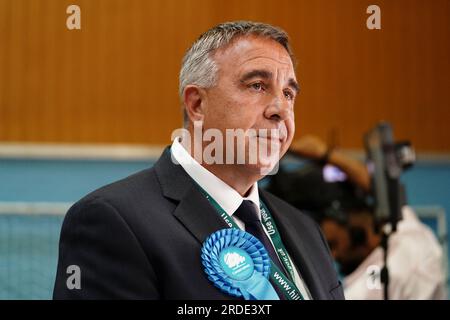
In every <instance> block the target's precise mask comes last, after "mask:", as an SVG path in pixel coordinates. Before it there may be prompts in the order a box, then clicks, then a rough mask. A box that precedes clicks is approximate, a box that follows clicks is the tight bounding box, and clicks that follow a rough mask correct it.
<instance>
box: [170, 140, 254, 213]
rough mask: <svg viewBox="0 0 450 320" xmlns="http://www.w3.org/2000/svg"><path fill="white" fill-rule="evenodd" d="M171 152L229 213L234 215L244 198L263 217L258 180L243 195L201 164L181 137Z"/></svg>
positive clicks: (175, 141)
mask: <svg viewBox="0 0 450 320" xmlns="http://www.w3.org/2000/svg"><path fill="white" fill-rule="evenodd" d="M171 152H172V156H173V158H175V160H176V161H177V162H178V163H179V164H180V165H181V166H182V167H183V169H184V170H185V171H186V173H187V174H188V175H189V176H190V177H191V178H192V179H193V180H194V181H195V182H196V183H197V184H198V185H200V187H202V188H203V190H205V191H206V192H207V193H208V194H209V195H210V196H211V197H213V199H214V200H215V201H216V202H217V203H218V204H219V205H220V206H221V207H222V209H223V210H225V212H226V213H227V214H228V215H230V216H232V215H233V214H234V212H235V211H236V210H237V209H238V208H239V206H240V205H241V203H242V201H243V200H250V201H251V202H253V203H254V204H255V205H256V207H257V208H258V210H257V212H258V216H259V218H260V219H261V213H260V211H259V193H258V183H257V182H255V184H254V185H253V186H252V187H251V189H250V193H249V194H248V196H247V197H242V196H241V195H240V194H239V193H238V192H237V191H236V190H234V189H233V188H232V187H230V186H229V185H228V184H226V183H225V182H224V181H222V180H221V179H220V178H218V177H216V176H215V175H214V174H213V173H211V172H210V171H208V170H207V169H205V168H204V167H203V166H202V165H200V164H199V163H198V162H197V161H196V160H195V159H194V158H193V157H192V156H191V155H190V154H189V152H187V150H186V149H185V148H184V147H183V146H182V145H181V143H180V137H176V138H175V139H174V141H173V143H172V147H171Z"/></svg>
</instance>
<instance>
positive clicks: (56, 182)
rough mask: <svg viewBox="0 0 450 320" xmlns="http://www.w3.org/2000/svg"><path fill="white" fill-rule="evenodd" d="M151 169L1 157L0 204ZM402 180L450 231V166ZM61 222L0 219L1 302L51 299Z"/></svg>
mask: <svg viewBox="0 0 450 320" xmlns="http://www.w3.org/2000/svg"><path fill="white" fill-rule="evenodd" d="M151 165H152V161H148V162H145V161H105V160H101V161H100V160H98V161H97V160H95V161H84V160H83V161H81V160H24V159H7V160H5V159H2V160H0V201H20V202H35V201H45V202H74V201H76V200H78V199H79V198H81V197H82V196H83V195H85V194H86V193H88V192H90V191H93V190H95V189H96V188H98V187H99V186H102V185H104V184H107V183H110V182H112V181H115V180H117V179H120V178H123V177H126V176H127V175H129V174H132V173H134V172H137V171H139V170H142V169H144V168H147V167H149V166H151ZM403 181H404V182H405V184H406V187H407V195H408V200H409V202H410V204H412V205H440V206H442V207H444V208H445V210H446V212H447V229H448V230H450V219H449V217H448V214H449V213H450V196H449V191H450V162H449V163H439V164H438V163H427V162H421V163H418V164H416V166H415V167H414V168H413V169H411V170H410V171H407V172H406V173H405V174H404V176H403ZM61 222H62V217H56V218H55V217H53V218H52V217H49V218H46V217H40V218H39V219H31V220H30V218H24V217H20V216H8V215H3V216H2V215H0V299H30V298H34V299H48V298H51V292H52V287H53V281H54V275H55V268H56V260H57V243H58V238H59V229H60V225H61ZM36 239H37V240H36ZM40 243H43V244H44V245H42V246H40Z"/></svg>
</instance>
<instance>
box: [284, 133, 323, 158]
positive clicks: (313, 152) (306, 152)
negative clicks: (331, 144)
mask: <svg viewBox="0 0 450 320" xmlns="http://www.w3.org/2000/svg"><path fill="white" fill-rule="evenodd" d="M290 149H291V151H293V152H294V153H296V154H298V155H299V156H301V157H305V158H310V159H314V160H320V159H322V158H323V157H324V156H325V154H326V153H327V150H328V146H327V145H326V144H325V142H323V141H322V140H321V139H320V138H318V137H316V136H313V135H305V136H303V137H301V138H300V139H297V140H295V141H294V142H292V144H291V147H290Z"/></svg>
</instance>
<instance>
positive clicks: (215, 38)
mask: <svg viewBox="0 0 450 320" xmlns="http://www.w3.org/2000/svg"><path fill="white" fill-rule="evenodd" d="M246 35H256V36H260V37H265V38H268V39H272V40H274V41H276V42H278V43H280V44H281V45H282V46H283V47H284V48H285V49H286V51H287V52H288V53H289V56H290V57H291V60H292V63H293V64H294V65H295V58H294V55H293V52H292V50H291V47H290V45H289V37H288V35H287V33H286V32H285V31H284V30H282V29H280V28H278V27H274V26H271V25H269V24H265V23H260V22H251V21H234V22H225V23H222V24H219V25H217V26H215V27H213V28H212V29H209V30H208V31H206V32H205V33H203V34H202V35H201V36H200V37H199V38H198V39H197V40H196V41H195V42H194V44H193V45H192V46H191V48H190V49H189V50H188V51H187V52H186V54H185V55H184V57H183V61H182V65H181V70H180V80H179V81H180V82H179V96H180V100H181V101H183V92H184V89H185V88H186V86H187V85H190V84H194V85H197V86H199V87H202V88H210V87H212V86H214V85H215V84H216V81H217V73H218V70H219V68H218V66H217V63H216V62H215V61H214V59H213V58H212V55H213V54H214V52H215V51H216V50H217V49H219V48H222V47H225V46H227V45H228V44H230V43H231V42H232V40H233V39H235V38H236V37H238V36H246ZM183 117H184V125H185V126H186V125H187V123H188V121H189V119H188V116H187V113H186V109H184V107H183Z"/></svg>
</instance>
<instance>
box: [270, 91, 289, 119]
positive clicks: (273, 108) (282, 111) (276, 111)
mask: <svg viewBox="0 0 450 320" xmlns="http://www.w3.org/2000/svg"><path fill="white" fill-rule="evenodd" d="M265 113H266V114H265V115H266V118H267V119H270V120H275V121H277V122H278V121H283V120H285V119H287V118H288V117H289V115H290V113H291V109H290V105H289V102H288V101H287V100H286V99H285V98H284V93H280V94H275V93H274V94H272V95H271V96H270V101H269V103H268V106H267V108H266V110H265Z"/></svg>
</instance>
